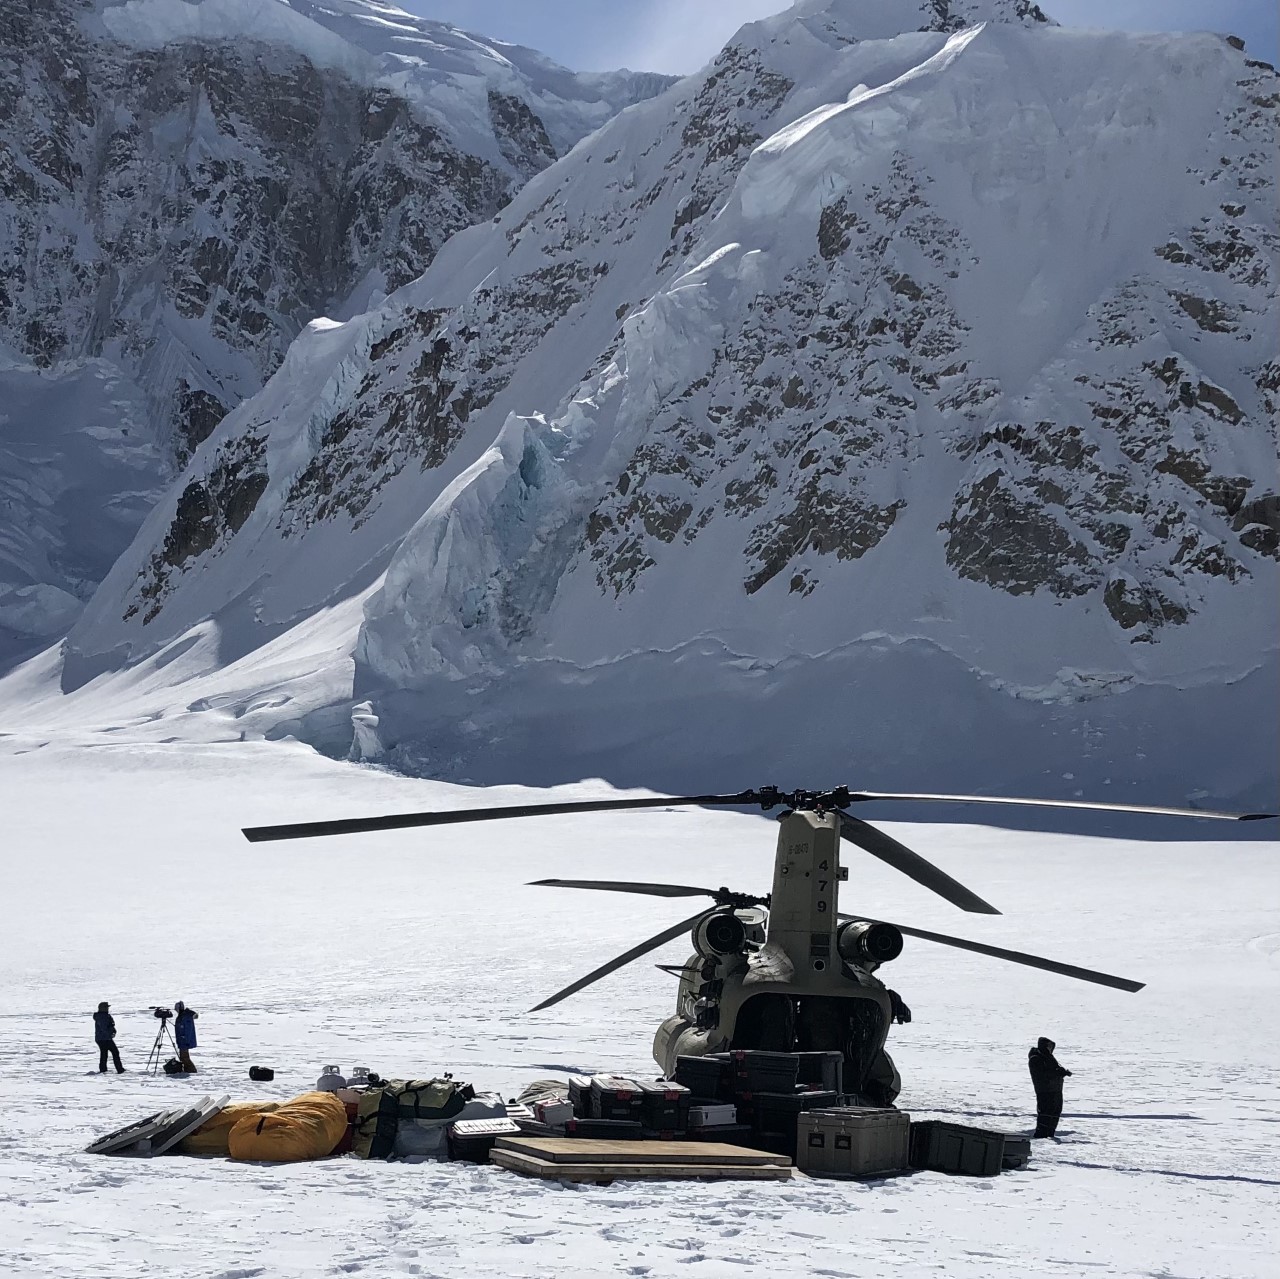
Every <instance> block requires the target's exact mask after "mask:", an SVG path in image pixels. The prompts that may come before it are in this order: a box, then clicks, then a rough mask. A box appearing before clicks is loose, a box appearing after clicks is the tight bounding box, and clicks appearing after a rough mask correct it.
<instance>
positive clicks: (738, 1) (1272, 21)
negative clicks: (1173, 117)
mask: <svg viewBox="0 0 1280 1279" xmlns="http://www.w3.org/2000/svg"><path fill="white" fill-rule="evenodd" d="M399 3H400V5H401V6H402V7H403V8H405V9H408V10H409V11H410V12H412V13H418V14H422V15H423V16H424V17H428V18H437V19H440V20H441V21H444V22H452V23H455V24H456V25H458V26H460V27H464V28H466V29H468V30H471V31H478V32H480V33H481V34H483V35H488V36H496V37H498V38H499V39H503V40H511V41H514V42H516V43H519V44H527V45H530V46H531V47H533V48H535V49H540V50H542V51H543V52H544V53H547V54H549V55H550V56H551V57H553V58H556V59H557V60H558V61H560V62H562V63H564V65H565V66H568V67H572V68H574V69H575V70H591V71H594V70H607V69H611V68H614V67H620V66H627V67H631V68H634V69H641V70H646V71H665V72H668V73H671V74H676V75H685V74H688V73H689V72H692V71H696V70H697V69H698V68H699V67H701V66H702V65H703V64H705V63H706V62H707V61H708V60H709V59H710V58H712V57H713V56H714V55H715V53H716V52H717V50H719V49H720V47H721V46H722V45H723V44H724V43H725V41H726V40H728V39H729V37H730V36H731V35H732V34H733V33H734V32H735V31H736V30H737V29H738V28H739V27H740V26H741V25H742V24H743V23H744V22H752V21H754V20H755V19H757V18H763V17H767V16H768V15H769V14H771V13H776V12H778V11H779V10H781V9H782V8H784V7H785V5H784V4H783V3H782V0H719V3H717V4H714V5H706V4H703V5H691V4H689V3H688V0H636V2H635V3H632V4H630V5H626V6H616V5H602V4H600V3H599V0H399ZM1043 7H1044V8H1045V10H1046V11H1047V12H1048V13H1050V14H1051V15H1052V16H1053V17H1055V18H1056V19H1058V21H1059V22H1062V23H1063V24H1064V25H1067V26H1073V27H1101V28H1107V29H1116V30H1126V31H1223V32H1229V33H1232V34H1235V35H1238V36H1240V37H1242V38H1243V39H1244V40H1245V42H1246V44H1247V45H1248V48H1249V50H1250V52H1251V53H1253V54H1254V55H1255V56H1257V57H1260V58H1265V59H1267V60H1268V61H1275V60H1276V58H1277V54H1278V52H1280V30H1278V24H1277V9H1276V5H1275V3H1274V0H1052V2H1051V3H1046V4H1045V5H1044V6H1043Z"/></svg>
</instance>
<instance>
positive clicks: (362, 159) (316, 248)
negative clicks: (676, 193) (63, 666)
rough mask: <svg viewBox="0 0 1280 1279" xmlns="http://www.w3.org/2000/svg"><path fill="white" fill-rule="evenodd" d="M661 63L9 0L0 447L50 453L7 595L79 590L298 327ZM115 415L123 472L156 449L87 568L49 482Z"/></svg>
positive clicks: (65, 482)
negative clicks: (126, 454) (97, 381)
mask: <svg viewBox="0 0 1280 1279" xmlns="http://www.w3.org/2000/svg"><path fill="white" fill-rule="evenodd" d="M668 82H669V81H668V79H667V78H665V77H655V76H646V75H643V74H633V73H629V72H619V73H605V74H599V75H594V76H584V77H579V76H575V75H574V74H573V73H571V72H568V71H566V70H565V69H564V68H561V67H557V66H556V65H555V64H554V63H551V62H550V61H549V60H547V59H545V58H542V57H541V56H540V55H538V54H535V53H533V52H532V51H530V50H524V49H518V48H514V47H512V46H502V45H497V44H494V43H491V42H486V41H483V40H481V39H478V38H475V37H471V36H468V35H466V34H465V33H463V32H460V31H457V30H455V29H454V28H451V27H448V26H446V25H444V24H440V23H427V22H424V21H422V20H419V19H414V18H411V17H409V15H407V14H403V13H401V12H400V11H399V10H397V9H395V8H394V6H390V5H384V4H377V3H364V2H363V0H337V2H335V3H326V4H324V5H320V4H312V3H307V0H295V2H294V3H292V4H287V3H284V0H45V3H41V4H32V3H30V2H29V0H0V344H2V346H3V349H4V350H5V351H6V352H7V355H6V356H5V357H4V361H3V364H4V366H5V367H6V368H8V369H10V370H17V369H21V370H22V372H21V374H20V375H19V373H18V372H16V371H15V372H11V373H9V374H5V376H6V377H12V378H17V377H19V376H21V378H22V380H23V390H22V393H21V395H20V397H19V398H20V403H21V406H22V417H21V419H20V418H19V416H18V415H17V413H15V412H13V411H6V410H4V409H0V411H6V418H7V422H0V448H3V449H5V450H6V451H7V452H12V453H16V454H18V455H20V456H19V463H20V465H21V466H23V467H25V466H29V465H34V464H35V463H34V461H33V460H32V459H34V458H37V457H38V458H39V465H40V467H41V468H42V475H41V480H40V482H39V484H38V485H37V486H32V485H26V484H24V485H23V486H22V489H23V491H22V493H21V494H20V495H19V497H18V499H17V500H16V503H15V504H14V505H9V506H7V507H6V508H5V510H4V512H3V513H0V539H2V540H4V541H5V542H9V541H10V540H12V539H20V538H23V537H24V536H27V535H28V532H29V528H30V525H31V524H32V522H33V521H34V522H36V523H37V524H39V526H40V528H41V529H42V530H43V534H42V536H43V538H44V542H43V549H42V552H41V554H40V555H39V556H27V557H25V558H24V559H22V560H20V561H19V560H18V557H17V556H16V554H14V555H12V556H8V557H6V559H5V560H4V561H0V564H2V565H3V569H2V570H0V599H7V598H8V595H9V594H10V593H12V592H14V591H18V592H23V593H24V595H23V596H22V598H23V599H27V598H29V597H30V596H31V593H32V592H35V593H36V594H41V595H45V596H49V593H50V592H53V595H54V596H57V597H58V598H61V597H62V596H68V597H70V598H73V599H79V600H81V601H83V600H84V599H86V598H87V597H88V594H89V593H90V592H91V591H92V589H93V587H94V586H96V584H97V582H98V581H100V580H101V574H102V571H105V567H106V565H107V564H109V563H110V561H111V560H112V559H114V557H115V556H116V555H117V554H119V552H120V551H121V550H123V549H124V547H125V546H126V545H127V544H128V541H129V538H130V537H131V536H132V534H133V533H134V532H136V530H137V527H138V520H139V519H140V517H141V515H142V513H144V512H145V510H146V509H147V507H148V505H149V503H150V501H151V500H154V498H155V496H156V495H157V493H158V491H159V490H161V489H162V488H163V486H164V484H165V483H166V482H167V481H169V480H171V479H172V477H173V474H174V472H175V470H176V469H177V468H180V467H181V466H182V465H183V464H184V463H185V462H186V461H187V460H188V459H189V458H190V456H191V455H192V453H193V452H194V451H195V449H196V448H197V447H198V446H199V445H200V443H201V442H202V441H204V440H205V439H207V438H208V436H209V435H210V434H211V433H212V431H213V429H214V427H215V426H216V425H217V423H218V422H219V421H220V420H221V418H222V417H223V416H224V415H225V414H226V413H227V412H228V411H229V410H230V409H232V408H234V407H235V406H236V405H237V404H239V403H240V402H241V401H243V400H244V399H247V398H248V397H250V396H252V395H253V394H255V393H256V392H257V391H258V390H260V389H261V387H262V385H263V383H264V382H265V380H266V379H267V378H268V377H269V376H270V375H271V374H272V373H273V372H274V371H275V370H276V368H278V367H279V365H280V362H281V359H282V357H283V354H284V351H285V350H286V348H287V347H288V345H289V343H290V342H291V341H292V340H293V338H294V337H296V336H297V334H298V333H299V331H300V330H301V329H302V327H303V326H304V325H305V324H306V323H308V322H309V321H310V320H312V319H314V318H315V317H316V316H317V315H322V314H330V315H343V316H344V315H350V314H354V313H358V312H359V311H362V310H364V309H366V308H367V307H368V306H369V305H371V304H372V303H373V302H375V301H377V300H379V299H380V298H381V297H383V296H384V295H385V293H386V291H387V290H389V289H394V288H396V287H399V286H400V285H402V284H404V283H406V282H407V281H409V280H411V279H413V278H414V277H416V276H417V275H418V274H420V273H421V272H422V270H423V269H424V268H425V267H426V266H427V265H428V264H429V263H430V261H431V259H432V258H433V256H434V255H435V253H436V252H437V250H438V249H439V248H440V246H441V245H442V244H443V243H444V242H445V241H446V240H447V239H448V238H449V236H451V235H452V234H453V233H454V232H456V231H458V230H460V229H461V228H463V227H466V226H469V225H472V224H473V223H476V222H480V221H487V220H488V219H489V218H491V217H492V216H493V215H494V213H496V212H497V210H498V209H499V208H501V207H502V205H503V204H505V203H506V201H507V200H508V199H510V197H511V195H512V194H513V193H514V192H515V191H516V190H518V189H519V187H520V186H521V185H522V184H523V183H524V182H525V181H526V180H527V179H528V178H529V177H530V176H531V175H532V174H534V173H536V172H538V171H539V170H540V169H542V168H545V167H546V166H547V165H548V164H550V163H551V162H552V161H554V160H555V158H556V157H557V156H558V155H560V154H563V153H564V152H565V151H567V150H568V149H569V148H570V147H571V146H572V145H573V144H574V143H575V142H577V141H578V139H579V138H581V137H582V136H584V135H585V134H586V133H589V132H590V131H591V130H592V129H594V128H596V127H597V126H598V125H599V124H601V123H603V121H604V120H606V119H608V118H609V116H610V115H612V114H614V113H615V112H616V111H617V110H619V109H621V108H622V107H623V106H625V105H628V104H629V103H630V102H631V101H633V100H637V99H640V98H643V97H644V96H645V95H646V94H650V93H654V92H657V91H658V90H660V89H661V88H663V87H664V86H665V85H666V84H667V83H668ZM85 361H91V362H92V364H85ZM95 370H96V372H95ZM94 377H99V378H101V379H102V380H103V381H104V382H105V383H110V384H111V385H112V386H114V387H116V388H118V394H117V396H116V399H115V401H113V402H114V403H117V404H118V405H119V410H118V411H117V412H115V413H114V414H113V413H111V412H109V411H108V412H107V413H105V414H104V413H102V412H99V411H98V407H97V406H94V408H93V411H89V409H88V407H87V406H88V403H89V402H88V400H86V399H85V398H84V397H75V396H70V395H68V393H67V388H68V386H69V385H70V384H71V382H72V381H73V380H75V379H79V380H80V381H81V383H85V384H87V383H86V379H92V378H94ZM82 409H83V410H84V411H81V410H82ZM68 411H71V412H72V414H73V416H72V417H70V418H68V417H66V416H65V414H66V413H67V412H68ZM103 432H105V433H106V434H105V435H104V434H103ZM125 436H127V437H128V443H127V446H126V447H127V449H128V450H129V451H131V455H132V456H131V461H130V464H129V465H130V467H131V468H133V469H135V470H136V467H137V464H138V462H139V460H140V459H141V458H142V457H143V455H144V453H146V452H147V446H149V451H150V459H149V462H150V464H149V467H148V468H145V469H144V471H141V472H138V473H137V474H136V475H135V476H134V477H133V480H132V482H131V483H130V484H129V485H128V486H127V487H128V488H129V489H130V490H131V491H132V493H133V495H134V497H135V499H136V500H133V501H122V502H120V503H118V504H117V506H118V508H119V510H118V514H120V516H121V518H120V519H119V520H118V521H117V522H116V523H115V524H113V525H112V527H111V529H110V536H109V537H108V539H107V540H106V541H105V542H104V543H103V544H102V547H101V551H100V553H99V554H98V555H97V556H96V557H95V558H96V561H99V562H100V563H99V567H98V568H97V569H95V570H94V572H96V574H97V575H96V576H95V575H94V572H90V571H89V568H88V562H87V561H86V560H85V558H84V557H83V556H82V555H80V554H79V553H78V551H77V549H76V546H75V545H74V543H75V542H76V541H77V538H78V537H79V534H78V533H77V531H76V526H77V524H78V523H79V522H80V515H79V513H78V511H77V509H76V507H75V505H74V503H72V502H71V501H70V500H69V499H68V500H64V498H63V497H60V496H59V494H64V495H65V494H79V495H81V496H83V494H84V492H85V487H86V479H85V477H84V476H82V475H80V474H78V473H77V474H70V473H69V474H68V475H66V476H64V477H60V478H59V477H55V476H53V475H52V474H50V473H51V472H56V471H58V469H59V467H60V464H62V463H63V462H64V461H65V466H66V468H67V469H68V471H70V470H71V469H72V468H76V467H80V468H82V469H83V468H86V467H87V468H88V469H89V471H91V472H93V473H94V474H95V475H96V474H97V473H98V472H101V473H102V475H100V476H99V477H98V479H97V480H93V479H92V477H90V479H89V483H90V486H92V485H94V484H100V483H105V482H106V480H105V479H104V478H103V477H104V476H108V475H113V474H115V469H114V468H115V462H114V460H113V458H114V457H115V455H116V453H118V446H117V442H118V440H120V439H123V438H124V437H125ZM87 439H96V440H97V441H98V444H97V446H96V448H97V453H96V454H94V449H93V448H92V447H90V446H88V445H87V444H86V443H85V440H87ZM108 441H110V442H108ZM64 446H65V447H66V448H67V450H68V452H67V453H66V455H65V458H64V455H63V453H62V450H63V448H64ZM33 450H34V452H33ZM126 510H128V511H129V512H131V513H132V516H133V519H132V522H131V523H130V522H128V521H126V520H125V519H124V512H125V511H126ZM10 512H12V513H10ZM51 598H52V597H51ZM20 611H21V613H22V626H23V627H25V628H26V630H25V631H23V632H22V634H24V635H27V636H28V638H30V639H31V640H32V641H33V642H38V641H39V640H40V639H41V638H43V639H44V641H45V642H48V640H49V639H51V638H54V637H56V636H57V635H60V634H61V633H62V632H63V629H64V626H63V625H62V624H61V623H64V622H65V620H66V617H65V616H64V614H65V610H55V614H56V616H55V614H50V615H49V624H50V627H52V628H53V629H43V628H42V629H41V630H40V634H39V635H33V634H30V631H31V627H32V626H34V625H35V623H36V621H37V614H36V613H35V612H33V611H32V610H31V609H30V608H28V607H27V605H26V604H23V605H22V606H21V610H20ZM16 617H17V614H15V613H14V612H13V609H12V608H10V607H9V606H8V605H3V604H0V665H3V664H4V662H5V660H6V659H7V658H8V657H10V655H11V653H12V652H13V651H15V650H14V645H15V644H16V645H17V649H18V651H20V650H21V648H22V646H23V644H24V643H25V640H23V639H21V638H20V637H19V638H15V636H17V635H18V628H17V627H16V624H15V625H11V623H12V622H13V621H14V619H15V618H16Z"/></svg>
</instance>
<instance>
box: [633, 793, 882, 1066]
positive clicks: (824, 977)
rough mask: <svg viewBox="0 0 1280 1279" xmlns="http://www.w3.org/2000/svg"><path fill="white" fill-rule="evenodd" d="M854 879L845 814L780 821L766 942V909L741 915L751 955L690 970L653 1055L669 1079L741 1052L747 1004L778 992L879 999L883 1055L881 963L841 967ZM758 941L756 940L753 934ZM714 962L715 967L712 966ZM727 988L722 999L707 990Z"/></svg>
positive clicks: (699, 961) (704, 960)
mask: <svg viewBox="0 0 1280 1279" xmlns="http://www.w3.org/2000/svg"><path fill="white" fill-rule="evenodd" d="M847 878H848V872H847V870H845V869H844V868H843V867H841V865H840V817H839V814H837V813H825V814H818V813H813V812H797V813H789V814H788V815H787V816H786V817H784V818H783V819H782V821H781V823H780V824H779V829H778V848H777V854H776V857H775V861H774V874H773V895H772V898H771V905H770V907H769V913H768V921H767V924H766V925H765V928H764V931H763V937H761V927H760V925H761V923H762V922H763V921H762V918H761V917H762V915H763V912H762V911H760V910H758V909H755V908H750V909H745V910H738V911H736V912H735V913H736V914H737V916H738V918H739V919H740V920H742V922H743V923H744V924H745V925H746V926H747V935H748V939H749V943H750V942H751V941H754V942H755V945H754V946H752V945H750V944H749V945H748V949H747V953H746V955H745V956H744V955H741V954H735V955H729V956H723V957H708V956H703V955H694V956H693V957H692V958H691V959H690V960H689V961H688V963H686V964H685V967H684V972H683V974H682V975H681V978H680V989H679V992H678V994H677V997H676V1014H675V1016H674V1017H669V1018H668V1019H667V1020H666V1021H664V1022H663V1023H662V1025H661V1026H660V1027H659V1028H658V1033H657V1035H656V1037H655V1038H654V1044H653V1055H654V1059H655V1060H656V1061H657V1063H658V1065H659V1066H660V1067H661V1068H662V1070H663V1071H664V1072H665V1073H666V1074H667V1075H671V1074H672V1073H674V1071H675V1065H676V1057H678V1056H701V1055H703V1054H705V1053H709V1052H722V1051H724V1050H725V1049H727V1048H729V1047H731V1046H732V1045H733V1036H734V1027H735V1025H736V1024H737V1019H738V1016H739V1014H740V1012H741V1011H742V1008H743V1006H744V1005H745V1004H746V1003H747V1001H748V1000H750V999H752V998H754V997H755V996H757V995H762V994H769V993H779V994H784V995H787V996H790V997H793V998H801V999H802V998H804V997H805V996H825V997H833V996H834V997H837V998H845V999H860V1000H871V1001H873V1002H874V1003H875V1004H877V1005H878V1007H879V1009H880V1013H881V1022H882V1026H883V1031H882V1034H881V1036H880V1040H879V1044H878V1045H877V1047H878V1049H879V1056H880V1057H881V1058H883V1059H884V1061H885V1063H886V1064H887V1067H888V1070H889V1071H892V1063H891V1062H889V1061H888V1057H887V1054H885V1053H884V1051H883V1049H884V1040H885V1038H886V1037H887V1035H888V1029H889V1024H890V1001H889V995H888V992H887V991H886V990H885V988H884V985H883V984H882V983H881V982H880V981H878V980H877V979H876V978H875V977H874V976H872V971H873V969H874V967H875V965H873V964H862V963H857V964H855V963H850V962H848V961H847V960H842V959H841V956H840V954H839V952H838V951H837V949H836V940H837V932H838V930H839V921H838V919H837V912H838V908H839V907H838V887H839V884H840V883H841V882H842V881H843V880H845V879H847ZM753 935H754V936H753ZM713 964H714V968H713ZM717 981H718V982H721V983H722V987H721V989H720V992H719V994H718V996H716V997H711V998H705V997H704V998H700V992H701V991H703V990H705V989H706V988H707V987H708V986H712V987H714V983H715V982H717ZM708 1012H713V1013H714V1014H718V1017H717V1019H716V1024H715V1025H714V1026H708V1025H703V1026H699V1025H698V1022H699V1019H700V1018H699V1014H700V1013H701V1014H702V1018H701V1019H702V1020H703V1021H704V1022H705V1021H706V1020H707V1014H708Z"/></svg>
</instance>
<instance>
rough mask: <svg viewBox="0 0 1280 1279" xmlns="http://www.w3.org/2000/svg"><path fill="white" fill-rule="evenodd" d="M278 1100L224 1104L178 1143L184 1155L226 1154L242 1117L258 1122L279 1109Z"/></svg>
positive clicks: (179, 1151)
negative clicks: (233, 1132)
mask: <svg viewBox="0 0 1280 1279" xmlns="http://www.w3.org/2000/svg"><path fill="white" fill-rule="evenodd" d="M279 1109H280V1103H279V1102H278V1101H233V1102H232V1103H231V1105H229V1106H224V1107H223V1108H222V1109H221V1110H220V1111H218V1113H217V1114H216V1115H214V1117H213V1118H212V1119H210V1120H209V1121H208V1123H203V1124H201V1125H200V1127H199V1128H197V1129H196V1130H195V1132H193V1133H192V1134H191V1135H190V1136H189V1137H184V1138H183V1139H182V1141H181V1142H180V1143H179V1145H178V1153H179V1154H183V1155H226V1154H227V1138H228V1137H229V1136H230V1135H231V1130H232V1129H233V1128H234V1127H235V1126H236V1124H238V1123H239V1122H240V1121H241V1120H242V1119H248V1118H249V1117H250V1116H252V1118H253V1122H254V1123H255V1124H256V1123H257V1122H258V1120H259V1119H261V1118H262V1116H263V1115H269V1114H270V1113H271V1112H272V1111H273V1110H279Z"/></svg>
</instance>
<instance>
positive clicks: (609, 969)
mask: <svg viewBox="0 0 1280 1279" xmlns="http://www.w3.org/2000/svg"><path fill="white" fill-rule="evenodd" d="M711 914H714V910H700V911H699V912H698V913H697V914H696V915H690V916H689V918H688V919H682V920H681V921H680V922H679V923H678V924H672V925H671V927H670V928H666V929H663V931H662V932H660V933H658V934H657V935H656V936H654V937H650V938H649V940H648V941H642V942H641V943H640V944H639V945H638V946H632V948H631V949H630V950H628V951H624V952H623V953H622V954H621V955H619V956H618V957H617V958H616V959H611V960H610V961H609V962H608V963H607V964H601V965H600V967H599V968H595V969H592V971H591V972H589V973H588V974H587V975H586V976H585V977H579V978H578V980H577V981H575V982H571V983H570V984H569V985H568V986H566V987H565V988H564V989H563V990H558V991H556V993H555V994H554V995H552V996H551V998H550V999H544V1000H543V1001H542V1003H540V1004H538V1005H537V1006H536V1007H534V1008H530V1009H529V1011H530V1012H531V1013H537V1012H541V1011H542V1010H543V1009H544V1008H550V1007H551V1005H552V1004H558V1003H559V1002H560V1001H561V1000H562V999H568V998H569V996H570V995H575V994H577V992H578V991H580V990H581V989H582V988H583V987H584V986H590V985H591V983H592V982H597V981H599V980H600V978H601V977H607V976H608V975H609V974H610V973H614V972H617V971H618V969H619V968H623V967H625V966H626V965H627V964H629V963H631V961H632V960H633V959H639V958H640V957H641V956H642V955H647V954H648V953H649V952H650V951H651V950H657V949H658V947H659V946H662V945H664V944H665V943H666V942H669V941H673V940H674V939H675V938H677V937H679V936H680V934H681V933H687V932H689V931H690V930H691V929H692V928H693V927H694V925H696V924H697V923H698V921H699V920H701V919H702V917H703V916H704V915H711Z"/></svg>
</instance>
